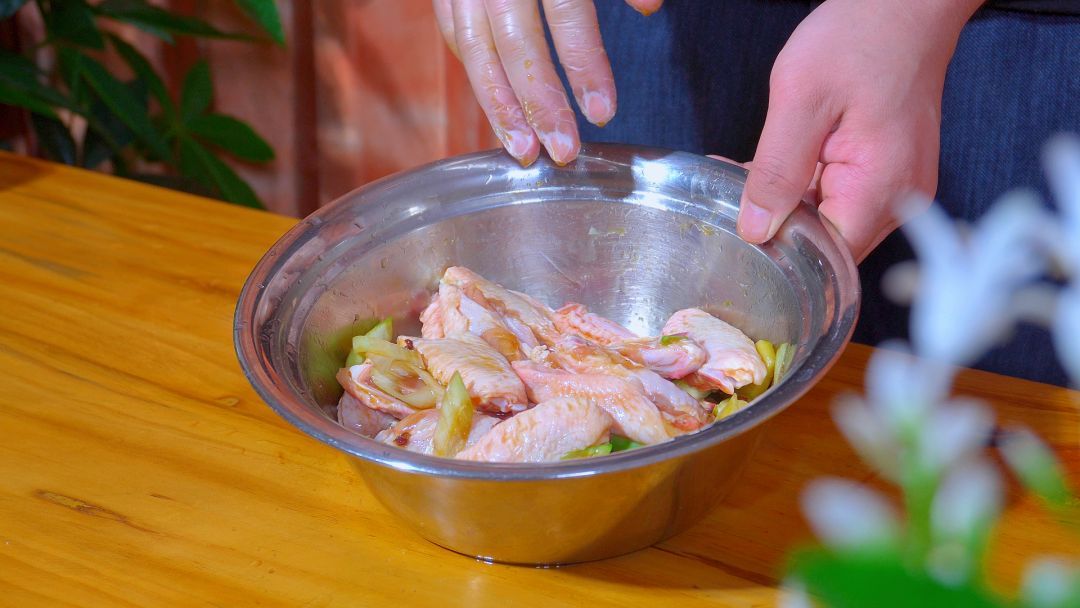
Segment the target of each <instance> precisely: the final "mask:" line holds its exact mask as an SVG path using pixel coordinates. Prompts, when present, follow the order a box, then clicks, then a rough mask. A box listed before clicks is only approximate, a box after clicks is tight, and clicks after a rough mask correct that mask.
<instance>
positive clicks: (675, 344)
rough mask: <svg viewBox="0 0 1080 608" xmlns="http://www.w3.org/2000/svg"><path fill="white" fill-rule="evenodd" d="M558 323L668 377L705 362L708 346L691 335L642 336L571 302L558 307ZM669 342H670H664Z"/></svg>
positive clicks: (695, 367)
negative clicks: (686, 336)
mask: <svg viewBox="0 0 1080 608" xmlns="http://www.w3.org/2000/svg"><path fill="white" fill-rule="evenodd" d="M555 327H556V328H558V330H559V331H561V332H563V333H564V334H577V335H579V336H581V337H582V338H585V339H586V340H589V341H590V342H595V343H596V344H599V345H600V346H607V347H610V348H612V349H613V350H616V351H618V352H619V354H621V355H622V356H624V357H626V358H627V359H630V360H631V361H633V362H635V363H637V364H639V365H644V366H645V367H647V368H649V369H651V370H653V371H654V372H656V373H658V374H660V375H661V376H663V377H665V378H682V377H683V376H685V375H687V374H689V373H691V372H693V371H695V370H697V368H699V367H701V365H702V364H703V363H705V350H704V349H703V348H701V347H700V346H698V345H697V344H696V343H695V342H694V341H693V340H690V339H689V338H685V337H681V339H679V337H674V336H668V337H667V338H639V337H638V336H637V335H636V334H634V332H632V331H630V330H629V329H626V328H625V327H623V326H622V325H619V324H618V323H616V322H614V321H612V320H610V319H606V318H604V317H601V316H600V315H598V314H595V313H591V312H589V311H588V310H587V309H586V308H585V306H584V305H582V304H574V303H570V304H567V305H566V306H563V307H562V308H560V309H559V310H556V311H555ZM664 342H668V344H664Z"/></svg>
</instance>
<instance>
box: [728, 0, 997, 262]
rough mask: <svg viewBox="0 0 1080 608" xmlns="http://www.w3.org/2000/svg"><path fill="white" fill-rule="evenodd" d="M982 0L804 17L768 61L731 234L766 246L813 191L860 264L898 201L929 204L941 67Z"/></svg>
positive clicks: (830, 1)
mask: <svg viewBox="0 0 1080 608" xmlns="http://www.w3.org/2000/svg"><path fill="white" fill-rule="evenodd" d="M982 2H983V0H827V1H826V2H825V3H824V4H822V5H821V6H820V7H818V8H817V9H816V10H815V11H814V12H813V13H811V14H810V16H809V17H807V18H806V19H805V20H804V21H803V22H802V23H801V24H800V25H799V27H798V28H797V29H796V30H795V32H794V33H793V34H792V36H791V38H790V39H789V40H788V42H787V44H786V45H785V46H784V49H783V50H782V51H781V52H780V55H779V57H777V59H776V63H775V64H774V65H773V70H772V74H771V78H770V85H769V109H768V114H767V116H766V120H765V127H764V129H763V131H762V133H761V139H760V141H759V142H758V147H757V151H756V153H755V155H754V160H753V162H752V164H751V168H750V173H749V175H748V177H747V183H746V188H745V191H744V193H743V197H742V201H741V209H740V213H739V222H738V229H739V234H740V235H742V237H743V238H745V239H746V240H748V241H750V242H754V243H761V242H764V241H767V240H769V239H770V238H772V237H773V236H774V235H775V234H776V231H777V229H778V228H779V227H780V224H781V223H782V222H783V220H784V219H785V218H786V217H787V216H788V214H790V213H791V211H792V210H793V209H794V208H795V206H796V205H797V204H798V202H799V200H800V199H801V198H802V197H803V195H804V193H805V192H806V191H807V190H808V188H811V187H816V189H817V196H818V198H819V199H820V207H819V209H820V210H821V213H822V214H823V215H824V216H825V217H826V218H828V219H829V220H830V221H831V222H832V223H833V224H834V225H835V226H836V228H837V229H838V230H839V232H840V233H841V234H842V235H843V237H844V239H845V240H846V241H847V243H848V244H849V245H850V247H851V249H852V252H853V253H854V255H855V257H856V259H859V260H861V259H862V258H864V257H865V256H866V255H867V254H868V253H869V252H870V251H871V250H872V249H873V248H874V247H875V246H876V245H877V244H878V243H880V242H881V240H882V239H884V238H885V237H886V236H887V235H888V234H889V233H890V232H892V230H893V229H895V228H896V225H897V220H896V215H895V213H894V207H893V206H894V205H895V203H896V202H897V201H898V200H899V199H900V198H901V197H903V196H904V195H906V194H909V193H911V192H921V193H923V194H926V195H928V196H933V194H934V191H935V190H936V189H937V177H938V174H937V173H938V152H939V149H938V148H939V140H940V126H941V96H942V89H943V86H944V81H945V69H946V67H947V66H948V63H949V60H950V59H951V58H952V54H953V51H954V50H955V47H956V42H957V39H958V38H959V36H960V30H961V29H962V28H963V26H964V24H965V23H966V22H967V20H968V19H969V18H970V17H971V15H972V14H973V13H974V12H975V10H976V9H978V7H979V6H980V5H981V4H982ZM819 163H820V166H819ZM818 171H820V173H817V172H818ZM816 173H817V176H818V177H819V178H820V179H819V181H818V182H817V183H816V184H812V181H813V180H814V178H815V174H816Z"/></svg>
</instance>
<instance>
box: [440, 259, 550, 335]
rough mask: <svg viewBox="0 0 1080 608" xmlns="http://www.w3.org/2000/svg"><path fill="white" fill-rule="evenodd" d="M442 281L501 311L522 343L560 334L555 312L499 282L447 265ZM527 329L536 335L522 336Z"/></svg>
mask: <svg viewBox="0 0 1080 608" xmlns="http://www.w3.org/2000/svg"><path fill="white" fill-rule="evenodd" d="M442 281H443V283H447V284H449V285H453V286H454V287H458V288H460V289H461V290H462V291H464V292H465V294H466V295H467V296H469V298H471V299H472V300H473V301H475V302H476V303H477V304H480V305H481V306H484V307H486V308H489V309H491V310H494V311H495V312H497V313H499V315H500V316H502V318H503V319H504V320H505V321H506V323H507V326H508V327H509V329H510V331H512V332H513V333H514V334H515V335H517V336H518V339H519V340H520V341H521V342H522V343H523V344H530V343H531V344H536V343H537V342H538V341H539V342H542V343H544V344H553V343H554V342H555V340H557V339H558V337H559V332H558V330H556V329H555V323H554V322H553V316H554V313H553V312H552V311H551V309H550V308H548V307H547V306H544V305H543V304H541V303H540V302H538V301H537V300H536V299H534V298H533V297H531V296H528V295H526V294H523V293H519V292H516V291H512V290H509V289H506V288H505V287H502V286H501V285H496V284H495V283H492V282H491V281H489V280H487V279H485V278H484V277H482V276H480V275H478V274H476V273H475V272H473V271H471V270H469V269H468V268H465V267H463V266H451V267H450V268H447V269H446V272H445V273H443V278H442ZM525 330H528V333H529V334H531V335H532V336H533V338H532V339H531V340H530V339H527V336H525V335H521V334H524V333H526V332H525Z"/></svg>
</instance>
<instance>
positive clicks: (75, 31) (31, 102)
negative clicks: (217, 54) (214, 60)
mask: <svg viewBox="0 0 1080 608" xmlns="http://www.w3.org/2000/svg"><path fill="white" fill-rule="evenodd" d="M235 1H236V5H237V6H238V7H239V8H240V9H242V11H243V12H244V14H246V15H247V16H248V17H249V18H250V19H251V21H252V22H253V24H255V25H257V26H258V29H259V31H261V34H259V35H253V34H248V33H240V32H229V31H223V30H221V29H219V28H218V27H216V26H214V25H212V24H210V23H207V22H206V21H204V20H202V19H199V18H196V17H192V16H187V15H180V14H176V13H173V12H171V11H168V10H166V9H163V8H160V7H158V6H155V5H153V4H150V3H149V2H147V1H146V0H102V1H100V2H89V1H87V0H36V1H35V2H28V1H27V0H0V19H11V18H14V15H15V14H16V13H17V12H18V11H20V10H27V11H30V10H36V11H39V13H40V15H41V18H42V22H43V23H44V24H45V39H44V40H41V41H36V44H35V45H33V46H32V47H30V48H28V49H27V52H26V53H25V54H17V53H13V52H10V51H6V50H0V103H2V104H8V105H12V106H17V107H21V108H24V109H26V110H27V111H28V112H29V113H30V128H31V129H32V130H33V133H34V136H35V138H36V140H37V144H38V153H39V154H40V155H41V156H43V157H45V158H47V159H49V160H53V161H56V162H61V163H65V164H68V165H76V166H81V167H85V168H89V169H95V168H97V169H109V170H111V171H112V172H113V173H115V174H117V175H120V176H123V177H128V178H131V179H138V180H141V181H147V182H151V183H155V184H158V185H162V186H167V187H171V188H175V189H179V190H185V191H189V192H196V193H200V194H207V195H211V196H217V197H219V198H221V199H224V200H227V201H230V202H233V203H238V204H241V205H247V206H251V207H261V206H262V204H261V202H260V201H259V199H258V197H257V196H256V195H255V192H254V191H253V190H252V189H251V187H250V186H249V185H248V184H247V182H245V181H244V180H243V179H242V178H240V176H239V175H237V174H236V172H235V171H233V169H232V168H230V167H229V165H228V164H226V163H225V162H224V161H223V160H222V154H229V155H231V156H232V157H234V158H236V159H239V160H242V161H246V162H251V163H265V162H268V161H270V160H272V159H273V158H274V151H273V149H272V148H271V147H270V145H269V144H268V143H267V142H266V141H265V140H264V139H263V138H262V137H260V136H259V135H258V134H257V133H256V132H255V130H254V129H252V128H251V127H250V126H249V125H248V124H246V123H245V122H243V121H241V120H239V119H237V118H234V117H232V116H227V115H225V114H219V113H216V112H212V111H210V108H211V105H212V102H213V98H214V87H213V79H212V78H211V72H210V65H209V64H207V63H206V62H205V61H199V62H198V63H196V64H195V65H194V66H193V67H192V68H191V70H190V71H189V72H188V73H187V75H186V77H185V78H184V82H183V87H182V89H181V91H180V94H179V99H173V98H172V97H171V96H170V94H169V91H168V89H167V88H166V86H165V83H164V80H163V78H162V77H161V75H160V74H158V72H157V71H156V70H155V69H154V67H153V65H152V64H151V62H150V61H149V60H148V59H147V58H146V57H145V56H144V55H143V54H142V53H140V52H139V50H138V49H136V48H135V47H134V46H132V45H131V44H129V43H128V42H126V41H125V40H124V39H123V38H121V37H120V36H118V35H117V34H116V33H115V32H113V31H111V30H110V28H109V26H108V24H109V23H110V22H112V23H117V24H127V25H131V26H134V27H136V28H138V29H140V30H142V31H145V32H148V33H150V34H152V35H154V36H156V37H157V38H160V39H161V40H162V41H164V42H165V43H166V44H173V43H174V42H175V39H176V38H178V37H184V36H189V37H197V38H217V39H229V40H236V41H244V42H248V43H250V42H260V41H272V42H273V43H276V44H279V45H281V44H284V42H285V36H284V31H283V29H282V25H281V19H280V16H279V15H278V11H277V8H276V6H275V5H274V1H273V0H235ZM253 29H254V28H253ZM107 53H115V55H116V56H117V57H119V58H120V60H122V62H123V63H124V64H126V66H127V68H128V69H129V70H130V72H131V74H132V77H130V78H127V79H124V78H121V77H119V76H117V75H116V74H115V73H113V72H112V71H110V70H109V69H108V68H107V67H106V63H104V62H103V61H102V60H103V58H104V57H105V55H106V54H107ZM38 57H47V58H50V61H48V62H43V63H48V65H47V67H44V68H43V67H42V66H40V65H38V64H37V63H35V61H34V58H38ZM148 169H149V170H148Z"/></svg>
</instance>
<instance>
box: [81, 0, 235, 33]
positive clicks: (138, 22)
mask: <svg viewBox="0 0 1080 608" xmlns="http://www.w3.org/2000/svg"><path fill="white" fill-rule="evenodd" d="M94 10H95V11H96V12H97V14H98V15H100V16H102V17H107V18H109V19H113V20H116V21H122V22H124V23H130V24H131V25H134V26H135V27H137V28H139V29H141V30H143V31H145V32H148V33H150V34H153V35H155V36H158V37H159V38H162V39H163V40H165V41H167V42H172V34H178V35H187V36H200V37H203V38H229V39H233V40H255V38H252V37H251V36H248V35H246V34H236V33H232V32H223V31H221V30H219V29H217V28H216V27H214V26H212V25H210V24H209V23H207V22H205V21H203V20H201V19H197V18H195V17H188V16H185V15H178V14H176V13H173V12H170V11H167V10H165V9H162V8H158V7H156V6H154V5H152V4H150V3H148V2H145V0H105V2H102V3H101V4H98V5H97V6H96V7H95V8H94Z"/></svg>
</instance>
